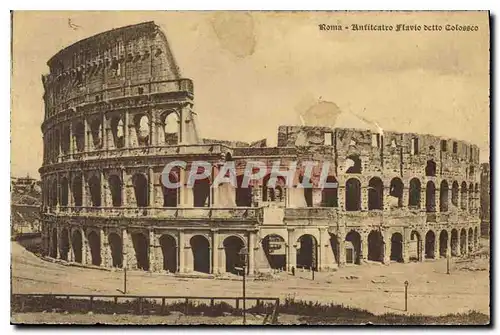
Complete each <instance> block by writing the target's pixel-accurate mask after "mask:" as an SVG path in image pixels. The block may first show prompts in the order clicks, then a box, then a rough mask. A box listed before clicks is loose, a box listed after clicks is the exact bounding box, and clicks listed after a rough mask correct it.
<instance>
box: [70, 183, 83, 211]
mask: <svg viewBox="0 0 500 335" xmlns="http://www.w3.org/2000/svg"><path fill="white" fill-rule="evenodd" d="M71 191H72V193H73V201H74V205H75V207H81V206H82V204H83V201H82V200H83V181H82V176H81V175H78V176H76V177H75V178H73V182H72V185H71Z"/></svg>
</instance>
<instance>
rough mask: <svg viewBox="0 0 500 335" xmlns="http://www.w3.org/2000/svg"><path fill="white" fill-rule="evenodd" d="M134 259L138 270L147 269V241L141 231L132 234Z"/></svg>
mask: <svg viewBox="0 0 500 335" xmlns="http://www.w3.org/2000/svg"><path fill="white" fill-rule="evenodd" d="M132 244H133V245H134V251H135V259H136V261H137V268H138V269H139V270H144V271H149V241H148V238H147V237H146V236H145V235H144V234H142V233H135V234H132Z"/></svg>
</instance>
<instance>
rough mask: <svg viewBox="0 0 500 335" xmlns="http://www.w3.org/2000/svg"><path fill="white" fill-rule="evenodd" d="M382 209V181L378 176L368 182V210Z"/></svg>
mask: <svg viewBox="0 0 500 335" xmlns="http://www.w3.org/2000/svg"><path fill="white" fill-rule="evenodd" d="M372 209H379V210H380V209H384V183H383V182H382V180H381V179H380V178H378V177H373V178H372V179H370V181H369V182H368V210H372Z"/></svg>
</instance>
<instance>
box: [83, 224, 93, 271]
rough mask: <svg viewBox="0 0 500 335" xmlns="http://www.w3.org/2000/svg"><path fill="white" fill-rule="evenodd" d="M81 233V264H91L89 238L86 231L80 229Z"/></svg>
mask: <svg viewBox="0 0 500 335" xmlns="http://www.w3.org/2000/svg"><path fill="white" fill-rule="evenodd" d="M81 234H82V264H84V265H86V264H92V255H91V254H90V246H89V240H88V238H87V234H86V231H84V230H81Z"/></svg>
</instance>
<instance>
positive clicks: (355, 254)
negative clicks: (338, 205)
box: [345, 230, 361, 264]
mask: <svg viewBox="0 0 500 335" xmlns="http://www.w3.org/2000/svg"><path fill="white" fill-rule="evenodd" d="M360 256H361V235H359V233H358V232H356V231H354V230H351V231H350V232H349V233H348V234H347V235H346V237H345V262H346V263H347V264H360V261H361V257H360Z"/></svg>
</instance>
